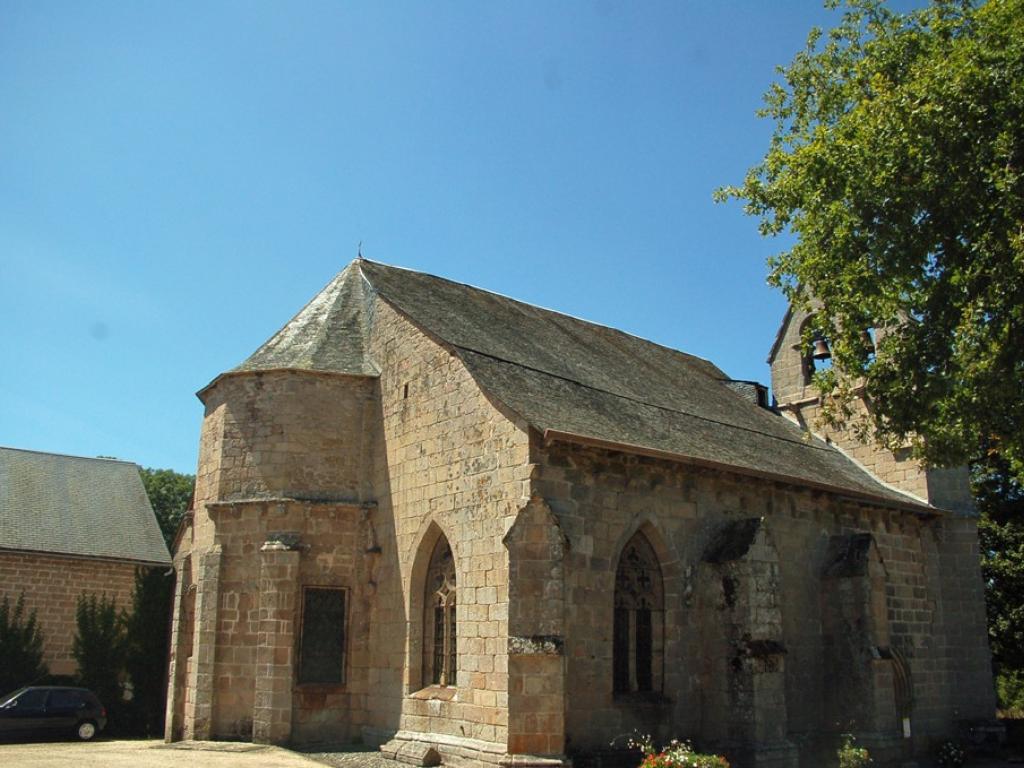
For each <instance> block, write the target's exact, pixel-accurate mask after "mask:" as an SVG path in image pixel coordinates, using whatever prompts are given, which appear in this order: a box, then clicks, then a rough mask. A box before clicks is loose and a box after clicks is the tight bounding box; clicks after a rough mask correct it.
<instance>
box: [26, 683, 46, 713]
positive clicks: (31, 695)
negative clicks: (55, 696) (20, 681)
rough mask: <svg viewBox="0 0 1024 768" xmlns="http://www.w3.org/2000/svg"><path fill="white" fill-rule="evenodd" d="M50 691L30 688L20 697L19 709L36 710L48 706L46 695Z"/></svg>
mask: <svg viewBox="0 0 1024 768" xmlns="http://www.w3.org/2000/svg"><path fill="white" fill-rule="evenodd" d="M48 693H49V691H47V690H45V689H39V688H30V689H29V690H27V691H25V692H24V693H23V694H21V696H19V697H18V707H19V708H21V707H26V708H29V709H36V708H38V707H42V706H44V705H45V704H46V694H48Z"/></svg>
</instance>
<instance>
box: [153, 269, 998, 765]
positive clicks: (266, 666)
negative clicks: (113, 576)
mask: <svg viewBox="0 0 1024 768" xmlns="http://www.w3.org/2000/svg"><path fill="white" fill-rule="evenodd" d="M805 321H806V316H802V315H800V314H798V313H789V314H787V316H786V317H785V319H784V321H783V324H782V327H781V329H780V330H779V333H778V336H777V338H776V341H775V344H774V346H773V348H772V351H771V356H770V362H771V367H772V390H773V393H774V398H775V400H776V404H775V405H774V406H772V405H771V404H769V402H768V396H767V392H766V391H765V389H764V388H763V387H760V386H759V385H756V384H752V383H749V382H742V381H733V380H730V379H729V377H728V376H726V375H725V374H724V373H723V372H722V371H721V370H719V369H718V368H716V367H715V366H714V365H713V364H712V363H710V362H708V361H706V360H702V359H700V358H697V357H693V356H691V355H687V354H685V353H683V352H678V351H676V350H673V349H668V348H666V347H663V346H660V345H658V344H654V343H651V342H648V341H645V340H643V339H639V338H636V337H634V336H630V335H628V334H626V333H622V332H620V331H616V330H614V329H611V328H607V327H603V326H600V325H595V324H593V323H588V322H585V321H582V320H578V319H576V318H573V317H569V316H566V315H563V314H559V313H557V312H553V311H549V310H545V309H540V308H538V307H534V306H530V305H528V304H524V303H521V302H518V301H514V300H511V299H508V298H505V297H503V296H500V295H497V294H494V293H490V292H488V291H484V290H480V289H477V288H472V287H469V286H466V285H461V284H458V283H455V282H451V281H449V280H444V279H441V278H438V277H433V276H430V275H425V274H421V273H418V272H413V271H409V270H404V269H398V268H395V267H390V266H385V265H383V264H377V263H374V262H371V261H367V260H363V259H358V260H356V261H354V262H353V263H351V264H350V265H349V266H348V267H346V268H345V269H344V270H343V271H342V272H341V273H340V274H339V275H338V276H337V277H336V278H334V280H332V281H331V282H330V283H329V284H328V285H327V287H325V288H324V289H323V290H322V291H321V292H320V293H319V294H318V295H317V296H316V297H315V298H314V299H313V300H312V301H311V302H310V303H309V304H308V305H307V306H306V307H305V308H304V309H302V310H301V311H300V312H299V314H297V315H296V316H295V317H294V318H293V319H292V320H291V321H290V322H289V323H288V324H287V325H285V326H284V327H283V328H282V329H281V330H280V331H278V332H277V333H276V334H275V335H274V336H273V337H272V338H270V339H269V340H268V341H267V342H266V343H265V344H264V345H263V346H262V347H260V348H259V349H258V350H256V352H255V353H254V354H253V355H252V356H251V357H249V359H247V360H246V361H245V362H244V363H242V364H241V365H239V366H238V367H237V368H234V369H232V370H230V371H228V372H226V373H224V374H221V375H220V376H218V377H217V378H216V379H214V380H213V381H212V382H211V383H210V384H208V385H207V386H206V387H205V388H204V389H202V390H201V391H200V392H199V398H200V399H201V400H202V402H203V404H204V406H205V416H204V419H203V425H202V434H201V437H200V453H199V467H198V474H197V485H196V493H195V503H194V510H193V511H192V512H191V513H190V515H189V516H188V518H187V519H186V521H185V523H183V526H182V528H181V530H180V531H179V536H178V542H177V547H176V552H175V555H174V563H175V567H176V570H177V573H178V581H177V589H176V594H175V619H174V625H173V637H172V649H171V662H170V691H169V698H168V705H167V708H168V718H167V737H168V738H169V739H241V740H253V741H256V742H271V743H313V742H346V741H361V742H362V743H369V744H373V745H379V746H380V748H381V750H382V751H383V752H384V753H385V754H388V755H392V756H395V757H397V758H399V759H401V760H404V761H406V762H410V763H414V764H420V765H436V764H438V763H444V764H448V765H484V764H498V765H505V766H555V765H562V764H568V762H569V761H570V760H571V761H574V763H575V765H576V766H577V768H579V767H580V766H585V765H599V764H601V761H602V760H609V759H611V758H610V757H608V754H609V745H610V743H611V742H613V741H616V740H618V743H620V744H621V743H622V742H623V741H624V739H625V737H626V736H628V735H629V734H631V733H632V732H634V731H640V732H643V733H649V734H652V735H653V736H654V737H655V738H656V739H669V738H689V739H692V740H694V741H695V743H696V744H697V745H698V746H700V747H701V748H704V749H707V750H715V751H719V752H723V753H725V754H727V755H728V756H729V757H730V758H731V759H732V760H733V764H734V765H736V766H739V767H740V768H753V767H754V766H758V767H760V766H779V767H780V768H797V766H802V767H803V768H809V767H810V766H818V765H821V764H822V763H821V762H820V759H821V757H820V756H821V755H822V754H825V753H827V752H829V751H830V750H834V748H835V746H834V745H835V742H836V739H837V738H838V734H840V733H846V732H850V733H853V734H855V735H856V737H857V739H858V741H859V742H860V743H861V744H863V745H865V746H868V747H869V748H870V749H871V751H872V754H873V755H874V756H875V757H876V760H878V761H880V762H882V763H883V764H885V763H894V764H898V763H900V762H903V761H906V760H909V759H911V758H912V756H913V755H915V754H921V753H923V752H925V751H927V750H929V749H930V748H931V747H932V746H933V745H934V744H935V743H936V742H937V741H939V740H942V739H945V738H947V737H949V736H951V735H955V734H956V733H957V732H958V729H960V728H962V727H964V724H965V723H968V722H970V721H978V720H984V719H986V718H991V717H993V715H994V707H995V703H994V695H993V691H992V679H991V672H990V667H989V651H988V646H987V637H986V630H985V613H984V610H985V609H984V600H983V590H982V582H981V578H980V572H979V565H978V543H977V535H976V520H975V517H974V514H973V511H972V508H971V504H970V497H969V495H968V494H967V486H966V475H965V473H964V472H962V471H960V472H958V471H952V470H946V471H935V470H926V469H924V468H922V467H921V466H920V465H919V464H918V463H917V462H916V461H915V460H914V459H913V458H911V457H910V456H908V455H901V454H899V453H896V454H893V453H891V452H887V451H884V450H881V449H878V448H875V447H868V446H862V445H860V444H859V443H857V442H856V441H854V440H852V439H850V438H849V437H848V436H846V435H843V434H831V435H812V434H811V433H810V431H809V428H811V427H813V426H814V416H815V412H816V410H817V408H818V401H817V399H816V396H815V394H814V390H813V389H812V388H811V387H810V386H809V382H810V375H811V373H812V365H813V360H812V356H811V354H810V352H809V350H806V349H805V348H804V345H803V343H802V341H801V327H802V324H803V323H804V322H805ZM605 764H607V763H605Z"/></svg>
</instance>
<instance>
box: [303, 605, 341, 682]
mask: <svg viewBox="0 0 1024 768" xmlns="http://www.w3.org/2000/svg"><path fill="white" fill-rule="evenodd" d="M298 680H299V683H300V684H316V683H321V684H341V683H344V682H345V590H344V589H332V588H322V587H306V588H305V589H303V590H302V634H301V635H300V638H299V673H298Z"/></svg>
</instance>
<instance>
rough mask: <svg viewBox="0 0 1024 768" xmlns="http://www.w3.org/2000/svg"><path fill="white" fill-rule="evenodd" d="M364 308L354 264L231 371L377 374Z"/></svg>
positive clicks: (360, 281) (363, 292)
mask: <svg viewBox="0 0 1024 768" xmlns="http://www.w3.org/2000/svg"><path fill="white" fill-rule="evenodd" d="M368 312H369V304H368V297H367V290H366V283H365V281H364V280H363V276H362V274H360V271H359V261H358V260H357V261H353V262H352V263H351V264H349V265H348V266H347V267H345V269H343V270H342V271H341V272H340V273H338V275H337V276H336V277H335V278H334V279H333V280H331V282H329V283H328V284H327V286H326V287H325V288H324V289H323V290H322V291H320V293H318V294H317V295H316V296H314V297H313V300H312V301H310V302H309V303H308V304H307V305H306V306H305V307H303V308H302V310H300V311H299V313H298V314H297V315H296V316H295V317H293V318H292V319H291V320H289V321H288V323H287V324H286V325H285V326H284V327H283V328H282V329H281V330H279V331H278V332H277V333H275V334H274V335H273V336H271V337H270V339H268V340H267V341H266V342H265V343H264V344H263V346H261V347H260V348H259V349H257V350H256V351H255V352H253V353H252V354H251V355H250V356H249V357H248V359H246V361H245V362H244V363H242V364H241V365H239V366H238V367H236V368H234V369H233V371H269V370H281V369H300V370H306V371H320V372H323V373H348V374H352V375H359V376H376V375H377V373H378V371H377V369H376V368H375V367H374V366H373V364H372V363H371V362H370V360H369V357H368V356H367V354H366V335H367V314H368Z"/></svg>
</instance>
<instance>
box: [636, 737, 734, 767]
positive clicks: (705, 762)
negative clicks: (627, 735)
mask: <svg viewBox="0 0 1024 768" xmlns="http://www.w3.org/2000/svg"><path fill="white" fill-rule="evenodd" d="M629 746H630V747H632V748H634V749H639V750H641V751H642V752H643V753H644V759H643V761H642V762H641V763H640V768H729V761H728V760H726V759H725V758H724V757H722V756H721V755H706V754H701V753H699V752H694V751H693V746H692V745H691V744H690V742H688V741H679V740H677V739H673V740H672V741H670V742H669V743H668V744H667V745H665V746H664V747H662V748H661V749H660V750H659V749H657V748H656V747H655V746H654V742H653V741H652V740H651V737H650V736H640V737H636V738H632V739H630V740H629Z"/></svg>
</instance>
